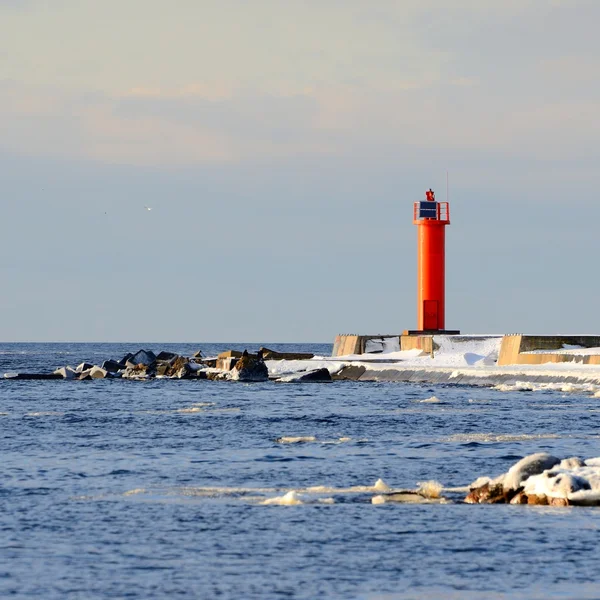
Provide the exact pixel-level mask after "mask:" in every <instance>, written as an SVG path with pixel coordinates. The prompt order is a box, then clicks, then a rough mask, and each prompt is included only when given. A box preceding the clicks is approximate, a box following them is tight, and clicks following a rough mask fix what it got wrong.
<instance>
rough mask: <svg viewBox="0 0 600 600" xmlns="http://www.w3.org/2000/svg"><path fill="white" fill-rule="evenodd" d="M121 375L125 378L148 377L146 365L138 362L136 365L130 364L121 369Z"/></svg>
mask: <svg viewBox="0 0 600 600" xmlns="http://www.w3.org/2000/svg"><path fill="white" fill-rule="evenodd" d="M123 377H124V378H125V379H148V377H149V373H148V365H144V364H142V363H140V364H138V365H132V366H131V367H129V366H128V367H127V368H126V369H125V370H124V371H123Z"/></svg>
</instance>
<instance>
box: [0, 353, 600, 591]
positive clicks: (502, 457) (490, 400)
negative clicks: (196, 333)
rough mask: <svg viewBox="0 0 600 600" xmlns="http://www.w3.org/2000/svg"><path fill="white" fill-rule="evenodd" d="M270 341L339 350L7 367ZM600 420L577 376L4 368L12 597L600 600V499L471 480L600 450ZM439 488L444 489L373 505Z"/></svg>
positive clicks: (21, 358)
mask: <svg viewBox="0 0 600 600" xmlns="http://www.w3.org/2000/svg"><path fill="white" fill-rule="evenodd" d="M259 345H263V346H267V347H270V348H273V349H275V350H280V351H304V352H314V353H316V354H323V355H327V354H330V353H331V346H330V345H323V344H269V343H263V344H243V343H240V344H201V343H199V344H178V343H171V344H165V343H160V344H158V343H157V344H149V343H144V344H139V343H131V344H96V343H85V344H83V343H81V344H80V343H77V344H76V343H60V344H59V343H27V344H25V343H23V344H21V343H18V344H17V343H13V344H8V343H6V344H0V377H1V375H2V374H3V373H5V372H31V373H35V372H51V371H53V370H54V369H55V368H57V367H60V366H64V365H67V364H69V365H72V366H76V365H77V364H78V363H80V362H83V361H88V362H92V363H96V364H98V363H101V362H102V361H103V360H104V359H108V358H113V359H120V358H121V357H122V356H123V355H124V354H125V353H127V352H129V351H136V350H138V349H140V348H144V349H150V350H153V351H155V352H158V351H160V350H169V351H173V352H177V353H180V354H185V355H191V354H193V353H194V352H196V351H197V350H201V351H202V352H203V354H204V356H214V355H216V354H217V353H218V352H219V351H221V350H224V349H228V348H234V349H240V350H243V349H244V348H247V349H248V350H249V351H252V350H256V349H257V347H258V346H259ZM599 418H600V398H595V397H593V396H592V395H591V394H590V393H582V392H572V393H566V392H563V391H560V390H545V391H502V390H497V389H493V388H480V387H466V386H462V387H461V386H449V385H416V384H407V383H367V382H363V383H358V382H350V381H339V382H333V383H290V384H283V383H276V382H265V383H239V382H217V381H214V382H213V381H202V380H167V379H161V380H156V379H155V380H150V381H126V380H118V379H113V380H96V381H82V382H77V381H62V380H61V381H55V380H50V381H48V380H46V381H17V380H8V379H0V432H1V435H0V476H1V479H0V597H1V598H40V599H42V598H43V599H45V600H51V599H61V600H62V599H103V600H108V599H111V600H112V599H115V598H117V599H118V598H136V599H137V598H139V599H155V598H156V599H159V598H160V599H162V598H169V599H172V598H201V599H205V598H221V599H229V598H231V599H236V600H237V599H271V598H272V599H290V600H291V599H322V598H339V599H347V598H356V599H364V600H395V599H406V598H415V599H428V598H455V599H462V598H467V599H468V598H490V599H496V598H498V599H500V598H524V599H525V598H527V599H530V598H540V599H542V598H543V599H546V598H549V599H550V598H580V599H588V598H600V508H581V507H572V508H555V507H534V506H513V505H468V504H464V503H463V502H462V499H463V498H464V495H465V493H464V491H460V489H461V488H464V486H467V485H468V484H469V483H471V482H472V481H474V480H475V479H476V478H478V477H480V476H484V475H489V476H495V475H498V474H500V473H503V472H505V471H506V470H507V469H508V468H509V467H510V466H511V465H512V464H514V463H515V462H516V461H518V460H519V459H520V458H522V457H523V456H526V455H528V454H531V453H534V452H541V451H544V452H550V453H552V454H554V455H556V456H558V457H560V458H565V457H569V456H579V457H582V458H590V457H595V456H600V429H599V426H598V425H599ZM432 481H433V482H438V483H439V484H441V485H442V486H443V487H444V490H443V491H442V496H444V497H445V498H446V500H445V501H444V502H440V501H431V502H429V503H426V504H416V503H398V502H393V503H384V504H374V503H373V502H372V500H373V498H374V497H375V496H377V495H380V494H381V490H382V489H384V490H385V489H387V488H385V487H384V486H385V485H387V486H389V488H391V489H394V490H415V489H417V488H418V487H419V486H422V485H424V484H425V482H432ZM428 485H430V486H431V485H434V484H431V483H429V484H428Z"/></svg>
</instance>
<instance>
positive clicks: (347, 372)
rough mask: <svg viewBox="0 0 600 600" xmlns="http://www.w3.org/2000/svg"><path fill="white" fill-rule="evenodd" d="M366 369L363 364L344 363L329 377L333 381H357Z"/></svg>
mask: <svg viewBox="0 0 600 600" xmlns="http://www.w3.org/2000/svg"><path fill="white" fill-rule="evenodd" d="M366 370H367V368H366V367H365V366H362V365H360V366H359V365H346V366H345V367H342V369H340V370H339V371H338V372H337V373H333V374H332V375H331V378H332V379H333V381H344V380H349V381H358V380H359V379H360V376H361V375H363V373H364V372H365V371H366Z"/></svg>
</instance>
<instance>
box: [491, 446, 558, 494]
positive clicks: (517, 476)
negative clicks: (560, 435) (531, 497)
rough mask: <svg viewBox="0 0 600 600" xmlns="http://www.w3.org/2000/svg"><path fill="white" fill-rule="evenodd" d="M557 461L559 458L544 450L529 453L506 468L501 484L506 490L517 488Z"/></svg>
mask: <svg viewBox="0 0 600 600" xmlns="http://www.w3.org/2000/svg"><path fill="white" fill-rule="evenodd" d="M559 463H560V458H556V456H552V455H551V454H547V453H546V452H538V453H537V454H530V455H529V456H526V457H525V458H522V459H521V460H520V461H519V462H518V463H516V464H514V465H513V466H512V467H511V468H510V469H509V470H508V473H506V475H505V476H504V479H503V481H502V484H503V485H504V488H505V489H507V490H509V489H510V490H517V489H518V488H520V487H522V485H523V483H524V482H525V481H526V480H527V479H528V478H529V477H531V476H532V475H539V474H540V473H543V472H544V471H547V470H548V469H551V468H552V467H554V466H555V465H557V464H559Z"/></svg>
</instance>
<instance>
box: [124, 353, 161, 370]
mask: <svg viewBox="0 0 600 600" xmlns="http://www.w3.org/2000/svg"><path fill="white" fill-rule="evenodd" d="M128 362H130V363H133V364H134V365H139V364H142V365H147V366H149V365H152V364H154V363H155V362H156V355H155V354H154V352H152V350H138V351H137V352H136V353H135V354H134V355H133V356H130V357H129V359H128Z"/></svg>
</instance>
